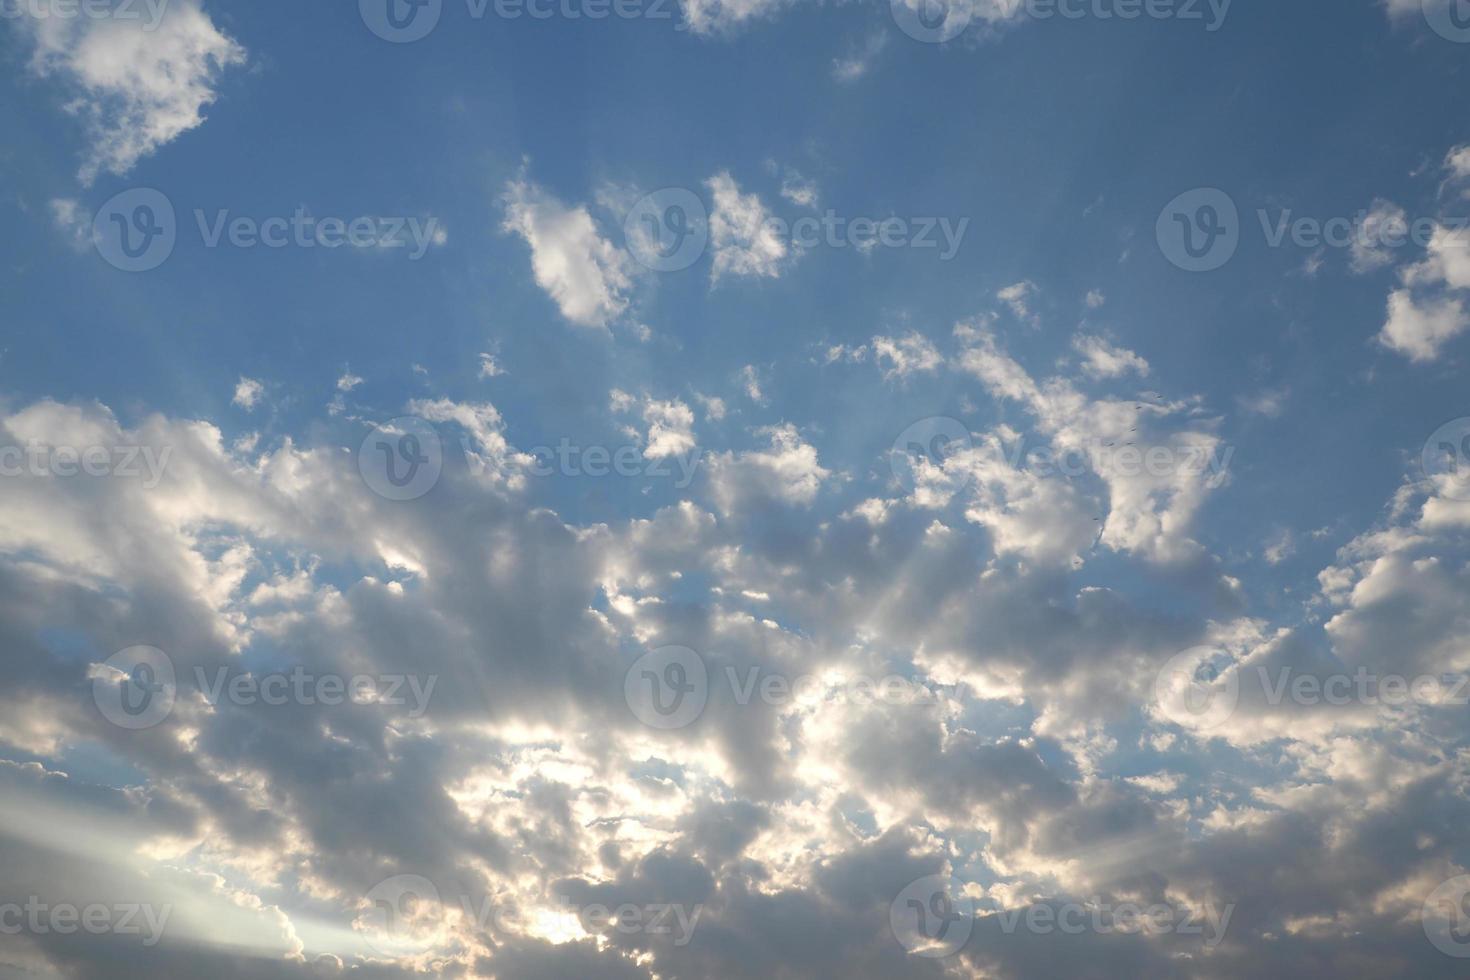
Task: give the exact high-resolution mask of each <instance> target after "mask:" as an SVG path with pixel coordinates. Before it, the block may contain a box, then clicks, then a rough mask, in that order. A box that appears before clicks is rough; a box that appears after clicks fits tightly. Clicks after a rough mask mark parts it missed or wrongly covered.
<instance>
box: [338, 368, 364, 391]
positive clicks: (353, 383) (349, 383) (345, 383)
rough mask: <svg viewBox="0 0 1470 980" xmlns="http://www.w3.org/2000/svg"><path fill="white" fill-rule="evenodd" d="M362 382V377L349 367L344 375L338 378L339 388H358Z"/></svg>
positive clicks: (343, 389)
mask: <svg viewBox="0 0 1470 980" xmlns="http://www.w3.org/2000/svg"><path fill="white" fill-rule="evenodd" d="M360 384H362V378H360V377H358V376H357V375H355V374H353V373H352V371H351V370H350V369H349V370H346V371H344V372H342V377H340V378H338V379H337V390H338V391H351V390H352V389H353V388H356V387H357V386H358V385H360Z"/></svg>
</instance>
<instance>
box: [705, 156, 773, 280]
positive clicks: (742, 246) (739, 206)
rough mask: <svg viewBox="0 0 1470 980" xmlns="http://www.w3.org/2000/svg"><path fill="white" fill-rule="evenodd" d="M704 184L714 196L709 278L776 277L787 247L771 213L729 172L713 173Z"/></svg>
mask: <svg viewBox="0 0 1470 980" xmlns="http://www.w3.org/2000/svg"><path fill="white" fill-rule="evenodd" d="M705 185H706V186H707V187H709V190H710V194H711V195H712V197H713V199H714V206H713V208H711V210H710V216H709V236H710V248H711V249H712V250H713V253H714V264H713V266H712V268H711V269H710V281H711V282H714V283H717V282H719V281H720V280H721V279H722V278H724V277H725V276H757V277H765V278H770V279H775V278H778V277H779V276H780V275H781V271H782V266H783V265H784V264H785V261H786V259H787V257H788V255H789V253H790V250H789V248H788V247H787V244H786V242H785V241H783V240H782V238H781V236H780V235H778V234H776V230H775V228H774V227H772V222H771V213H770V212H769V211H767V210H766V207H765V205H764V204H762V203H761V200H760V198H759V197H757V196H756V195H755V194H742V193H740V187H739V185H737V184H736V183H735V180H734V178H732V177H731V176H730V175H729V174H728V173H719V174H716V175H715V176H713V177H711V178H710V179H709V180H707V181H705Z"/></svg>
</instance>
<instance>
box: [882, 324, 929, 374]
mask: <svg viewBox="0 0 1470 980" xmlns="http://www.w3.org/2000/svg"><path fill="white" fill-rule="evenodd" d="M873 357H874V359H875V360H877V361H879V362H880V363H881V362H887V364H888V368H887V369H886V370H885V371H884V372H883V376H884V377H885V378H893V377H899V378H906V377H908V376H909V375H911V374H916V373H920V372H924V373H930V374H932V373H933V372H934V371H935V370H936V369H937V368H938V367H939V366H940V365H941V364H943V363H944V358H943V357H942V356H941V355H940V353H939V350H938V348H936V347H935V346H934V345H933V344H932V343H930V342H929V340H928V339H927V338H925V337H923V336H922V335H920V334H919V333H917V332H911V333H909V334H908V335H907V336H904V337H899V338H897V339H894V338H893V337H874V338H873Z"/></svg>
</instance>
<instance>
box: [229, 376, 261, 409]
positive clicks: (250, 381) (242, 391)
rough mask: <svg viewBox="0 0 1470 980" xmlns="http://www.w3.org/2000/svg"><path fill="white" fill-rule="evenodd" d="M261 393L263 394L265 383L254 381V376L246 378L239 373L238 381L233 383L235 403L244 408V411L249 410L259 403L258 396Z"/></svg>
mask: <svg viewBox="0 0 1470 980" xmlns="http://www.w3.org/2000/svg"><path fill="white" fill-rule="evenodd" d="M263 394H265V385H263V384H261V383H260V382H259V381H256V380H255V379H254V378H247V377H245V376H244V375H241V376H240V380H239V382H238V383H237V384H236V385H235V397H234V399H233V401H234V403H235V404H236V405H239V406H240V407H241V408H243V409H245V411H247V412H251V411H254V410H255V406H256V405H258V404H259V403H260V396H261V395H263Z"/></svg>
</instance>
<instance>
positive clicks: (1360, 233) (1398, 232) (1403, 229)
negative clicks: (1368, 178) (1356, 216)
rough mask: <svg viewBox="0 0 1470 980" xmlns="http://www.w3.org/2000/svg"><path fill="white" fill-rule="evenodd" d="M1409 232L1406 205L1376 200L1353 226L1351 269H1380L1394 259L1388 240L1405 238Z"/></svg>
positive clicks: (1358, 271)
mask: <svg viewBox="0 0 1470 980" xmlns="http://www.w3.org/2000/svg"><path fill="white" fill-rule="evenodd" d="M1408 234H1409V220H1408V216H1407V215H1406V214H1405V213H1404V209H1403V208H1401V207H1399V206H1398V205H1397V204H1394V203H1393V202H1391V201H1385V200H1382V199H1380V200H1376V201H1374V202H1373V206H1372V208H1370V209H1369V210H1368V213H1367V214H1366V215H1364V216H1363V218H1362V220H1361V221H1359V222H1358V226H1357V228H1355V229H1354V233H1353V242H1352V245H1351V246H1350V248H1349V251H1350V252H1351V254H1352V262H1351V265H1352V269H1353V271H1354V272H1356V273H1357V274H1359V275H1363V274H1365V273H1369V272H1373V271H1375V270H1377V269H1381V268H1383V267H1384V266H1386V265H1388V264H1389V263H1390V262H1392V261H1393V254H1394V253H1393V249H1391V248H1389V247H1388V245H1387V244H1385V243H1386V242H1389V241H1400V242H1402V241H1403V240H1404V239H1405V237H1407V236H1408Z"/></svg>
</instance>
